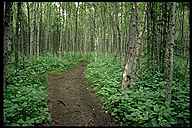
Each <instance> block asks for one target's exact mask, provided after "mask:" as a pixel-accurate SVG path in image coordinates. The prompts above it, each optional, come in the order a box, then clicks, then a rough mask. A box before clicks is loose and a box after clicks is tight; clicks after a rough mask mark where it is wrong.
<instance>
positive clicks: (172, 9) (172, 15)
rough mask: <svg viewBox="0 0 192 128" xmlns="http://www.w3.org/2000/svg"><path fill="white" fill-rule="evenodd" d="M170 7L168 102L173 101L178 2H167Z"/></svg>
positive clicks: (166, 55) (167, 72)
mask: <svg viewBox="0 0 192 128" xmlns="http://www.w3.org/2000/svg"><path fill="white" fill-rule="evenodd" d="M167 4H168V7H169V8H168V9H169V18H170V21H169V28H168V29H169V31H168V42H167V44H166V51H165V69H166V70H165V81H166V102H167V103H168V105H169V104H170V103H171V86H172V81H173V46H174V40H175V8H176V3H174V2H173V3H167Z"/></svg>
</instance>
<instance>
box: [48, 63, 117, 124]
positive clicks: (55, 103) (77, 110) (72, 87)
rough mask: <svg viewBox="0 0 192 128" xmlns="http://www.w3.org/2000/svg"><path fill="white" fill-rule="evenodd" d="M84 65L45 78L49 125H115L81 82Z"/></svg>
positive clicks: (93, 93)
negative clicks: (49, 116)
mask: <svg viewBox="0 0 192 128" xmlns="http://www.w3.org/2000/svg"><path fill="white" fill-rule="evenodd" d="M85 68H86V64H85V63H81V64H80V65H78V66H76V67H74V68H73V69H71V70H68V71H65V72H64V73H62V74H61V73H60V74H55V73H51V74H49V75H48V108H49V111H50V113H51V118H52V125H54V126H55V125H65V126H118V125H117V124H116V123H115V122H114V121H113V119H112V117H111V116H110V115H109V114H108V113H105V111H104V110H103V109H102V105H101V102H100V100H99V99H98V97H96V94H95V92H94V90H93V89H92V88H91V87H88V85H87V84H88V83H87V82H86V80H85V74H84V70H85Z"/></svg>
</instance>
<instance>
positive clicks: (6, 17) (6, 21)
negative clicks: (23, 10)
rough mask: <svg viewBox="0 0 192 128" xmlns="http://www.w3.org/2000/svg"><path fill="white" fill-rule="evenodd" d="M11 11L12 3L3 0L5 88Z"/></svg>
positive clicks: (4, 84)
mask: <svg viewBox="0 0 192 128" xmlns="http://www.w3.org/2000/svg"><path fill="white" fill-rule="evenodd" d="M11 11H12V3H11V2H4V34H3V42H4V43H3V45H4V49H3V66H4V68H3V88H4V90H5V88H6V64H7V60H8V56H9V55H8V53H9V52H8V46H9V44H10V43H11V40H10V32H11V30H10V28H11V26H10V22H11Z"/></svg>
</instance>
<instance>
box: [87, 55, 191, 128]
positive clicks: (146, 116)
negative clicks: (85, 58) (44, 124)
mask: <svg viewBox="0 0 192 128" xmlns="http://www.w3.org/2000/svg"><path fill="white" fill-rule="evenodd" d="M141 65H143V67H142V68H140V70H138V72H137V74H138V79H137V80H136V82H135V83H134V86H133V87H130V88H128V89H125V90H121V85H120V83H121V77H122V69H121V65H120V62H119V61H118V60H116V59H115V58H114V57H111V56H108V57H106V58H105V57H102V56H100V57H98V58H97V59H96V60H95V61H92V62H91V63H90V64H89V65H88V67H87V70H86V78H87V79H88V81H89V82H90V85H91V86H93V87H94V88H95V89H96V92H97V95H99V96H100V97H101V98H102V99H103V104H104V108H105V109H106V110H107V111H109V112H110V113H111V114H112V116H114V117H115V119H116V120H117V121H118V122H120V123H121V124H122V125H128V126H176V125H177V126H186V125H187V126H188V125H189V84H188V83H187V81H189V80H185V79H181V78H179V79H178V78H175V77H174V81H173V87H172V103H171V106H167V105H165V89H164V88H165V82H164V80H163V75H162V74H161V73H159V72H151V70H149V68H148V67H146V66H145V65H146V64H145V63H142V64H141ZM177 66H178V65H177ZM177 73H178V70H175V74H177Z"/></svg>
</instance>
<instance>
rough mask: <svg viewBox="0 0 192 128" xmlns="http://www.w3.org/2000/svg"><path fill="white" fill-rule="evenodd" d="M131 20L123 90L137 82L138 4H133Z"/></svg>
mask: <svg viewBox="0 0 192 128" xmlns="http://www.w3.org/2000/svg"><path fill="white" fill-rule="evenodd" d="M131 6H132V8H131V18H130V22H129V24H130V28H129V29H130V31H129V35H130V39H129V46H128V53H127V54H128V60H127V62H126V64H125V68H124V73H123V80H122V88H127V87H130V85H132V84H133V81H134V80H135V70H136V60H137V54H138V53H137V49H138V46H139V45H138V40H137V39H138V34H137V30H136V26H137V21H136V20H137V18H136V17H137V16H136V15H137V6H136V3H135V4H133V3H131Z"/></svg>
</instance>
